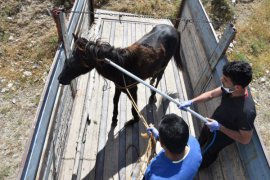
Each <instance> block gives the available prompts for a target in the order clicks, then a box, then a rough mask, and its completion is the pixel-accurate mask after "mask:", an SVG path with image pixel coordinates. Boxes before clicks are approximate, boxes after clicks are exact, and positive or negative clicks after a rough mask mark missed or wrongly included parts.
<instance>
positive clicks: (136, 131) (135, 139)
mask: <svg viewBox="0 0 270 180" xmlns="http://www.w3.org/2000/svg"><path fill="white" fill-rule="evenodd" d="M129 29H130V30H131V33H130V37H131V39H130V40H131V44H133V43H134V42H135V41H136V24H135V23H131V24H130V27H129ZM139 97H140V96H139V95H138V93H137V104H138V101H139V100H138V99H139ZM137 108H138V110H140V109H139V106H137ZM132 144H133V146H134V147H135V149H134V150H133V151H132V162H133V165H132V168H133V169H134V167H135V165H136V162H137V161H138V159H139V156H140V150H139V148H140V147H139V123H136V124H134V125H133V127H132ZM131 176H132V177H133V178H134V177H135V176H134V175H133V174H131Z"/></svg>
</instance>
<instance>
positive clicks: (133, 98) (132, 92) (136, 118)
mask: <svg viewBox="0 0 270 180" xmlns="http://www.w3.org/2000/svg"><path fill="white" fill-rule="evenodd" d="M137 89H138V88H137V86H136V87H134V88H132V89H129V93H130V95H131V97H130V95H129V93H127V95H128V98H129V99H130V101H133V102H134V103H135V104H136V105H137ZM131 112H132V115H133V120H130V121H128V122H126V124H125V126H130V125H133V124H134V123H136V122H138V121H139V119H140V118H139V114H138V112H137V110H136V108H135V107H134V105H132V108H131Z"/></svg>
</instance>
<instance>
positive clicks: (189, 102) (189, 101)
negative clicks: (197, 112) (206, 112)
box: [178, 100, 193, 110]
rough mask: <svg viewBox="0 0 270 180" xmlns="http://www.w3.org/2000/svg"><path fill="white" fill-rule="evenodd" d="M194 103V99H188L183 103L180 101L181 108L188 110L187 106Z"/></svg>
mask: <svg viewBox="0 0 270 180" xmlns="http://www.w3.org/2000/svg"><path fill="white" fill-rule="evenodd" d="M192 103H193V101H192V100H188V101H184V102H182V103H180V105H179V106H178V108H179V109H182V110H186V108H187V107H189V106H191V105H192Z"/></svg>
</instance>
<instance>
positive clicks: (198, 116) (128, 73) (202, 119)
mask: <svg viewBox="0 0 270 180" xmlns="http://www.w3.org/2000/svg"><path fill="white" fill-rule="evenodd" d="M105 61H106V62H107V63H108V64H110V65H112V66H113V67H115V68H116V69H118V70H120V71H121V72H123V73H125V74H126V75H128V76H129V77H131V78H133V79H135V80H136V81H139V82H140V83H142V84H143V85H145V86H147V87H149V88H150V89H151V90H153V91H155V92H157V93H158V94H160V95H162V96H163V97H165V98H166V99H168V100H170V101H172V102H174V103H175V104H176V105H177V106H180V105H181V103H180V102H178V101H176V100H175V99H173V98H172V97H170V96H169V95H167V94H165V93H163V92H162V91H160V90H158V89H156V88H155V87H153V86H151V85H150V84H148V83H146V82H145V81H144V80H142V79H140V78H139V77H137V76H135V75H134V74H132V73H130V72H129V71H127V70H125V69H124V68H122V67H121V66H119V65H117V64H115V63H114V62H112V61H110V60H109V59H106V58H105ZM185 109H186V110H187V111H188V112H190V113H191V114H192V115H194V116H195V117H197V118H199V119H200V120H201V121H203V122H205V123H206V122H207V120H206V118H205V117H203V116H202V115H200V114H199V113H197V112H195V111H193V110H192V109H189V108H185Z"/></svg>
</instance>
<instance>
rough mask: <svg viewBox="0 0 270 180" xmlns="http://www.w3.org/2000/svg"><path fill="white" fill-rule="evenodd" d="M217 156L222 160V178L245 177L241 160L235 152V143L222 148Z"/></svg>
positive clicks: (227, 179)
mask: <svg viewBox="0 0 270 180" xmlns="http://www.w3.org/2000/svg"><path fill="white" fill-rule="evenodd" d="M219 157H220V161H221V162H222V170H223V174H224V179H226V180H229V179H245V175H244V171H243V169H242V168H241V166H242V165H241V160H240V159H239V156H238V153H237V152H236V147H235V144H232V145H230V146H228V147H226V148H224V149H223V150H222V151H221V152H220V156H219Z"/></svg>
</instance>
